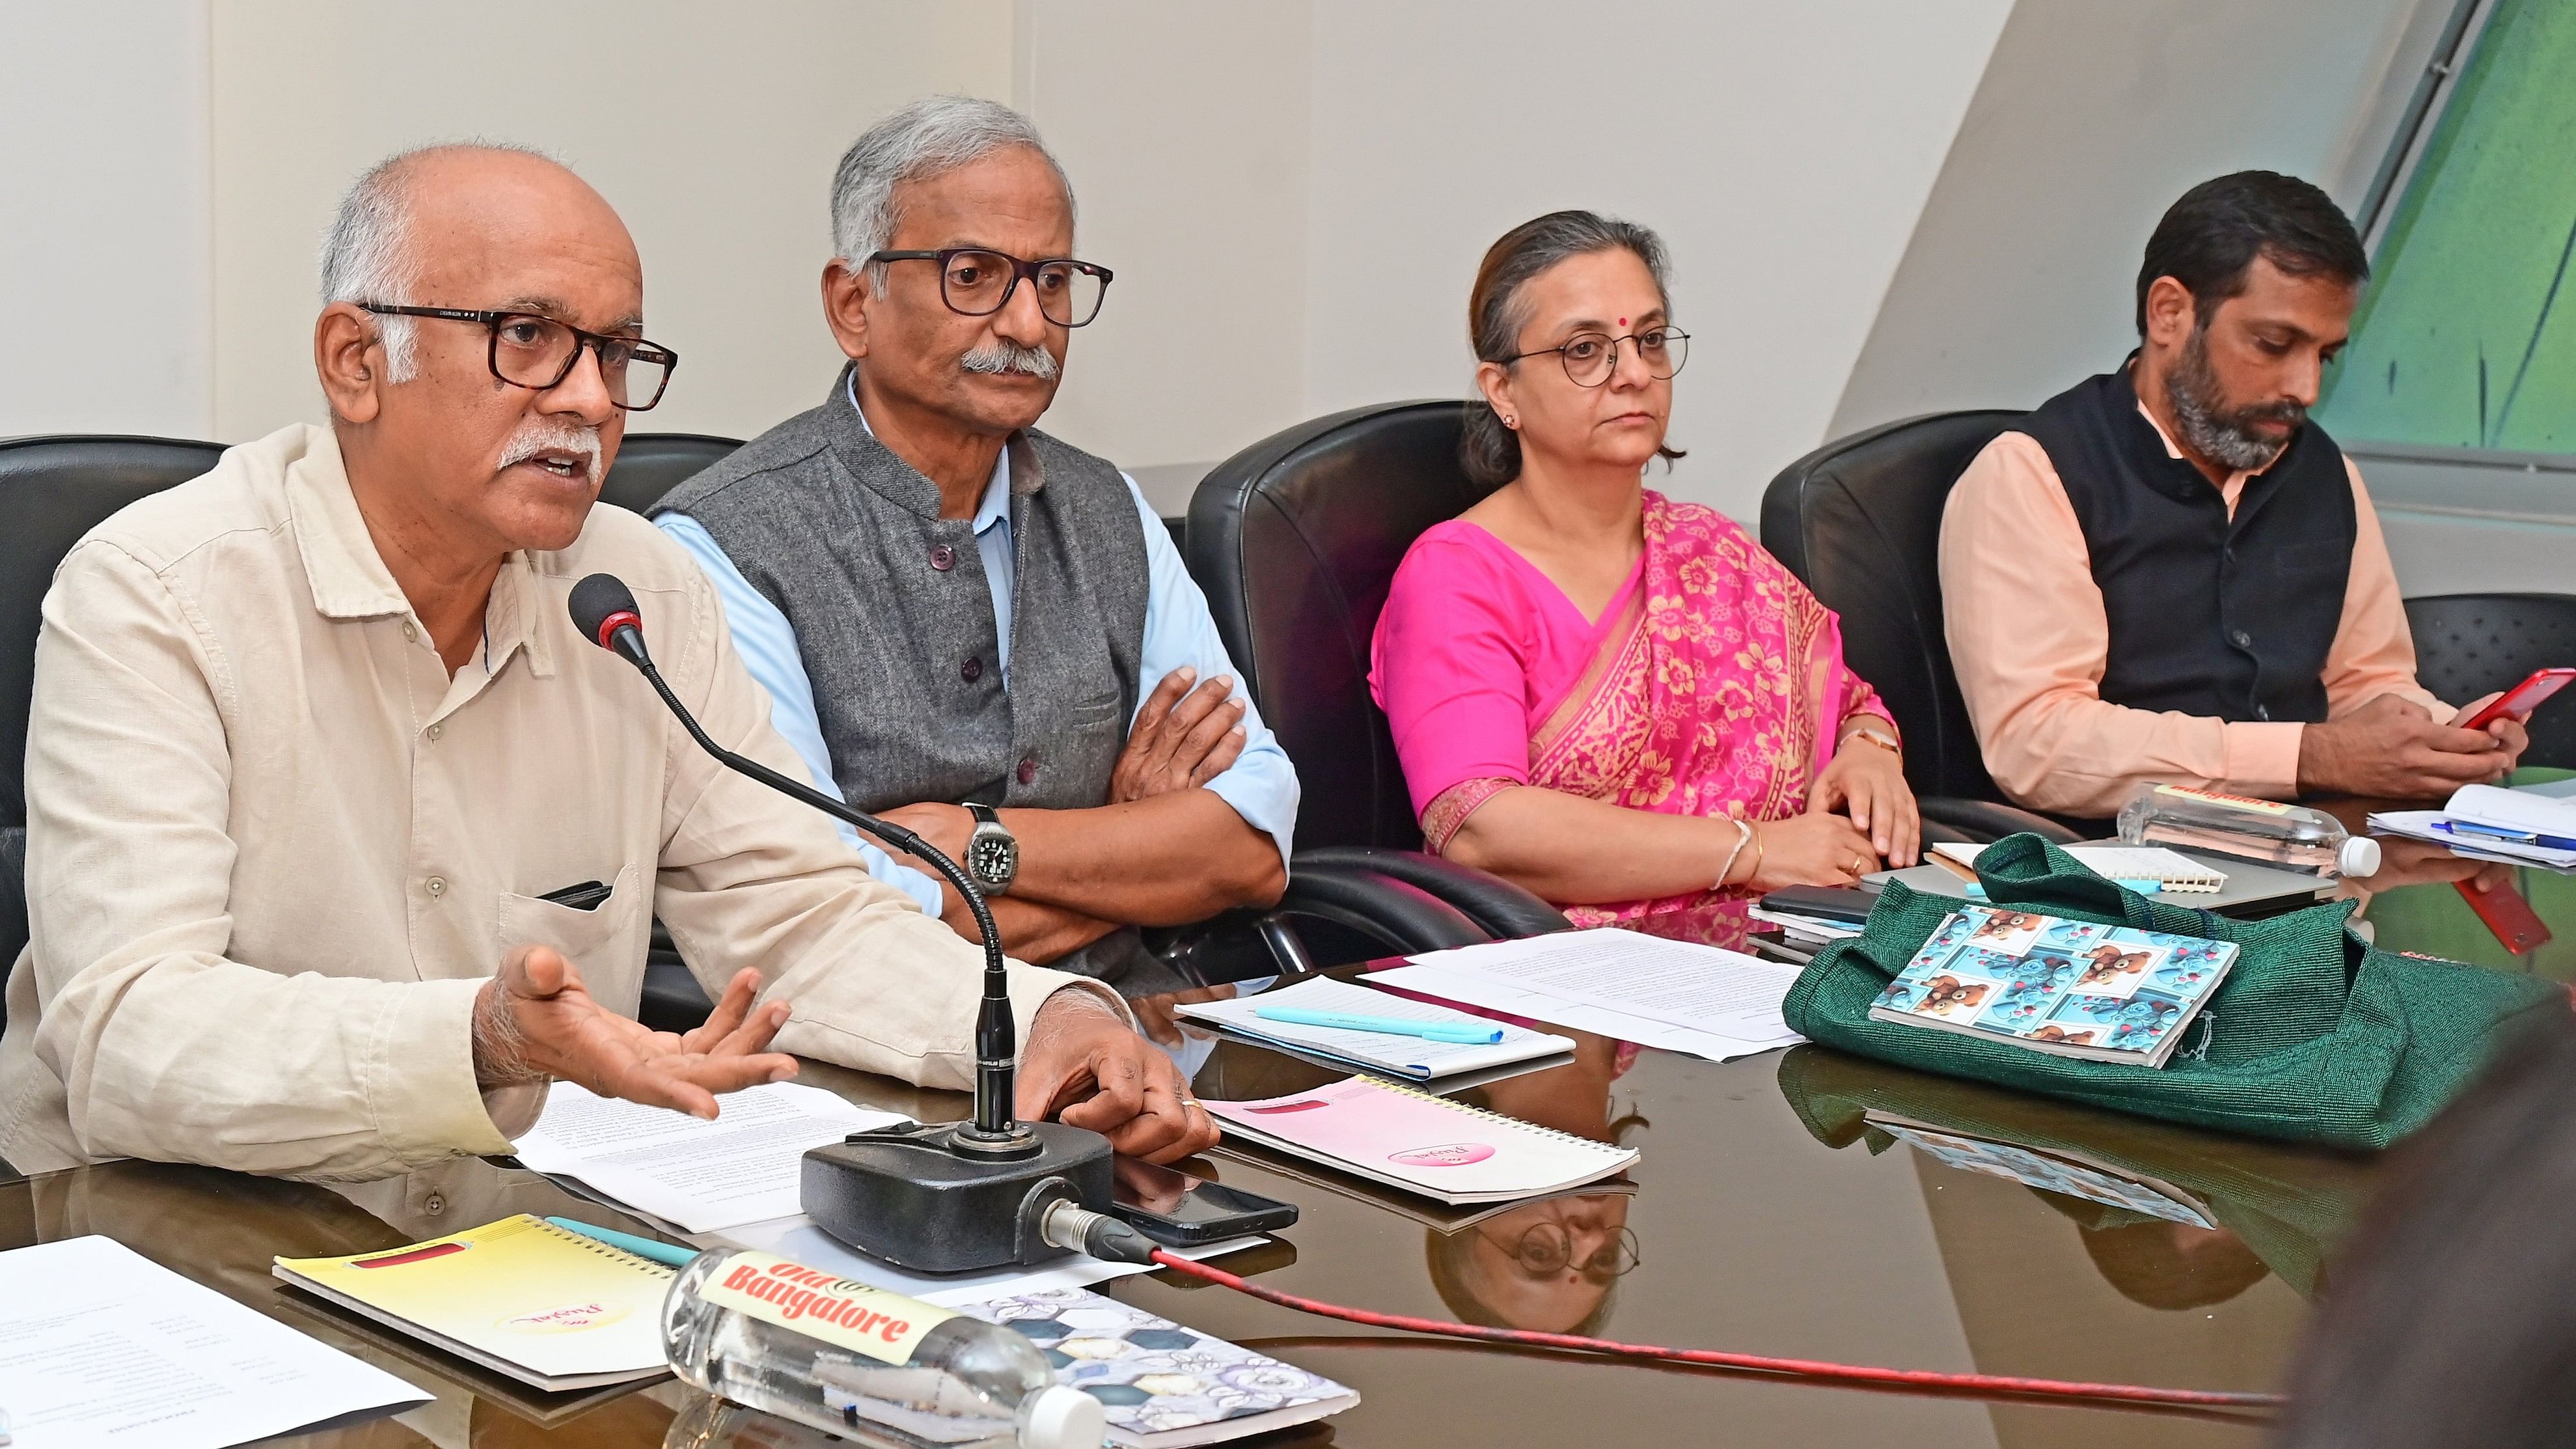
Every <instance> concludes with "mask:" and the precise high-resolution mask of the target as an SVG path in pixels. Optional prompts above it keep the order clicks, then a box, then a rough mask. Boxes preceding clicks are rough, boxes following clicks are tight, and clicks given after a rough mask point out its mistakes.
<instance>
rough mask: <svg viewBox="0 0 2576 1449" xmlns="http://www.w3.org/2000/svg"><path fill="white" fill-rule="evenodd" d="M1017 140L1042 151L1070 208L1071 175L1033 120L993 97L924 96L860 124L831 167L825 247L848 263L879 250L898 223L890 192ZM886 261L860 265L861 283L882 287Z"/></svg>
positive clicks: (851, 264) (899, 212) (899, 210)
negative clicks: (863, 127)
mask: <svg viewBox="0 0 2576 1449" xmlns="http://www.w3.org/2000/svg"><path fill="white" fill-rule="evenodd" d="M1014 146H1025V147H1027V148H1028V149H1029V150H1031V151H1035V152H1036V153H1037V154H1038V155H1039V156H1040V157H1042V158H1044V160H1045V161H1046V164H1047V165H1048V166H1049V167H1050V168H1052V169H1053V170H1054V172H1055V179H1056V180H1057V181H1059V182H1062V183H1063V184H1064V208H1065V211H1066V212H1067V214H1068V215H1069V214H1070V213H1071V212H1072V211H1073V181H1072V179H1071V178H1069V177H1067V176H1066V175H1065V174H1064V167H1063V165H1062V164H1061V163H1059V162H1058V161H1057V160H1056V159H1055V155H1054V153H1053V152H1050V151H1048V150H1047V148H1046V143H1045V142H1044V141H1041V140H1039V139H1038V128H1037V125H1036V123H1034V122H1032V121H1031V120H1030V119H1029V118H1028V117H1026V116H1024V115H1021V114H1020V113H1019V112H1017V111H1015V110H1012V109H1011V108H1010V107H1009V106H1006V105H1003V104H1002V103H1001V102H999V101H987V100H979V99H977V98H976V97H973V96H924V97H923V98H921V99H920V100H917V101H913V102H911V103H910V104H908V105H905V106H903V107H901V108H900V109H898V110H896V111H895V113H894V114H893V115H890V116H888V117H886V118H885V119H884V120H882V121H879V122H877V123H876V124H875V125H873V126H870V127H868V129H867V132H866V134H864V135H862V136H860V137H859V139H858V140H856V141H854V142H852V143H851V144H850V149H849V150H847V151H845V152H843V153H841V164H840V165H839V166H838V167H837V168H835V169H834V170H833V172H832V254H833V255H834V256H836V257H838V258H840V260H841V263H842V265H844V266H847V267H850V268H852V269H854V270H855V269H856V268H858V267H859V266H861V265H862V264H865V263H866V261H867V259H868V258H869V257H872V256H874V255H876V254H877V253H878V252H881V251H883V250H885V248H886V244H887V243H888V242H890V241H892V240H893V239H894V233H895V228H896V227H898V226H900V225H902V223H903V210H902V208H901V207H900V206H899V205H898V204H897V202H896V197H895V193H896V191H897V189H898V188H900V187H902V186H903V185H904V184H905V183H907V182H913V181H927V180H930V179H931V178H932V177H935V176H942V175H945V174H947V173H948V172H951V171H954V170H956V169H957V168H958V167H960V166H964V165H967V164H969V163H971V162H975V161H980V160H982V159H983V158H985V157H986V156H989V155H991V154H993V153H994V152H996V151H1005V150H1008V149H1010V148H1011V147H1014ZM885 273H886V266H885V263H883V262H877V263H875V264H873V265H870V266H868V281H869V285H870V286H871V287H872V288H874V289H875V290H877V291H879V292H882V291H884V290H885Z"/></svg>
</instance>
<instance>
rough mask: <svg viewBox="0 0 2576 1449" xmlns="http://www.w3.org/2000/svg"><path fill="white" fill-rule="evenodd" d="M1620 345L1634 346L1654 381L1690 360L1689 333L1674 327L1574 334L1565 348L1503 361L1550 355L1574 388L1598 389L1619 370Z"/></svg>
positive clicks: (1537, 352)
mask: <svg viewBox="0 0 2576 1449" xmlns="http://www.w3.org/2000/svg"><path fill="white" fill-rule="evenodd" d="M1622 342H1633V343H1635V344H1636V346H1637V360H1638V361H1639V362H1642V363H1644V364H1646V371H1647V372H1648V373H1650V374H1652V375H1653V376H1654V377H1655V378H1656V379H1657V380H1658V381H1660V380H1662V379H1664V378H1667V377H1671V376H1672V375H1673V374H1674V373H1677V372H1679V371H1681V370H1682V364H1683V363H1684V362H1687V361H1689V360H1690V334H1689V333H1687V332H1684V331H1683V330H1681V329H1680V328H1678V327H1649V328H1647V329H1646V330H1645V331H1643V332H1634V333H1630V334H1629V335H1628V336H1625V337H1613V336H1611V335H1610V334H1609V333H1607V332H1577V333H1575V334H1574V335H1573V336H1571V337H1569V338H1567V339H1565V345H1563V346H1561V347H1542V348H1540V349H1538V350H1537V351H1535V352H1523V353H1519V354H1517V355H1515V356H1511V357H1506V358H1504V359H1503V361H1505V362H1518V361H1520V360H1521V358H1524V357H1545V356H1546V355H1547V354H1549V353H1551V352H1553V353H1555V354H1556V357H1557V360H1558V361H1559V362H1562V363H1564V364H1565V375H1566V376H1567V377H1568V378H1570V379H1572V380H1573V382H1574V385H1575V386H1576V387H1599V386H1600V385H1601V384H1603V383H1605V382H1608V381H1609V380H1610V374H1611V373H1613V372H1616V371H1618V370H1619V344H1620V343H1622Z"/></svg>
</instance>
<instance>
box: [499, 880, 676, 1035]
mask: <svg viewBox="0 0 2576 1449" xmlns="http://www.w3.org/2000/svg"><path fill="white" fill-rule="evenodd" d="M645 879H646V878H645V875H644V871H643V868H642V867H640V866H635V865H628V866H626V867H624V868H623V869H621V870H619V871H618V872H617V878H616V879H615V881H613V882H612V883H611V885H610V888H609V892H608V899H606V900H604V901H601V902H600V903H599V904H598V905H596V906H594V907H592V908H591V909H589V910H586V911H583V910H575V909H574V908H573V907H571V906H565V905H558V904H556V903H555V902H553V901H550V900H546V899H544V898H542V897H539V896H523V895H517V894H514V893H512V892H509V891H503V892H502V893H501V908H500V910H499V911H498V912H497V913H496V916H495V920H496V921H497V923H498V925H497V931H498V934H499V937H500V940H499V942H498V944H499V946H500V948H501V951H502V953H503V954H504V955H506V954H507V953H508V952H509V951H510V950H511V949H512V948H514V947H518V946H552V947H553V948H554V949H556V950H558V951H560V952H562V953H563V954H564V957H565V959H566V960H569V961H571V962H572V964H573V965H574V966H576V967H578V968H579V969H580V971H581V978H582V981H583V983H584V984H585V985H587V986H588V987H589V988H590V994H591V995H593V996H595V997H597V998H598V999H599V1001H600V1003H601V1004H602V1005H605V1006H609V1007H611V1008H614V1009H616V1010H619V1011H623V1012H626V1013H628V1014H630V1015H631V1014H633V1012H634V1009H635V1005H636V1002H637V1001H639V1000H640V999H641V997H642V993H643V989H644V987H643V982H644V927H643V924H642V920H643V901H644V896H645V890H644V884H645Z"/></svg>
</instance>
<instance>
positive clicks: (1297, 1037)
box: [1178, 976, 1574, 1081]
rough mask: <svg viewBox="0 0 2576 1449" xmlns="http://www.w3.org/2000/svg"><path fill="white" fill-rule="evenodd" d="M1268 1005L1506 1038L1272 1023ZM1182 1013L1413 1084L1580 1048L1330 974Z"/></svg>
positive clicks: (1191, 1007) (1181, 1010)
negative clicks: (1463, 1040) (1468, 1040)
mask: <svg viewBox="0 0 2576 1449" xmlns="http://www.w3.org/2000/svg"><path fill="white" fill-rule="evenodd" d="M1265 1006H1286V1007H1295V1008H1297V1009H1299V1010H1301V1011H1316V1012H1329V1013H1332V1014H1334V1015H1337V1016H1377V1017H1388V1018H1392V1019H1394V1020H1397V1021H1426V1022H1454V1023H1457V1024H1460V1025H1464V1026H1475V1027H1490V1028H1492V1029H1494V1030H1496V1031H1499V1032H1501V1033H1502V1040H1500V1041H1497V1042H1492V1043H1489V1044H1479V1045H1473V1046H1469V1045H1462V1044H1458V1043H1453V1042H1437V1041H1426V1040H1424V1039H1423V1038H1421V1037H1418V1036H1401V1035H1396V1034H1393V1033H1388V1032H1375V1031H1354V1030H1349V1029H1346V1028H1342V1027H1332V1026H1307V1025H1304V1024H1302V1023H1298V1022H1291V1021H1270V1020H1267V1019H1265V1018H1263V1017H1261V1016H1259V1015H1257V1014H1256V1013H1258V1012H1259V1010H1260V1009H1261V1008H1262V1007H1265ZM1178 1011H1179V1014H1180V1015H1182V1016H1186V1017H1188V1018H1190V1019H1191V1020H1193V1021H1206V1022H1213V1023H1215V1024H1216V1025H1218V1026H1222V1027H1224V1028H1226V1029H1227V1030H1229V1031H1235V1032H1240V1033H1242V1034H1243V1035H1245V1036H1249V1037H1257V1038H1260V1039H1262V1040H1265V1041H1275V1042H1279V1043H1282V1044H1284V1045H1287V1046H1291V1047H1295V1048H1297V1049H1299V1050H1301V1051H1307V1052H1312V1053H1314V1054H1316V1055H1318V1056H1323V1057H1330V1058H1332V1059H1334V1060H1336V1061H1344V1062H1349V1063H1351V1064H1352V1065H1354V1066H1359V1067H1366V1068H1369V1069H1371V1070H1374V1071H1380V1072H1391V1073H1394V1074H1396V1075H1398V1076H1402V1077H1406V1078H1409V1079H1411V1080H1414V1081H1429V1080H1430V1079H1431V1078H1433V1077H1449V1076H1456V1075H1457V1074H1458V1073H1460V1072H1474V1071H1482V1070H1484V1069H1485V1068H1487V1067H1499V1066H1507V1065H1509V1064H1511V1063H1513V1062H1523V1061H1528V1060H1530V1059H1531V1058H1533V1057H1545V1056H1554V1055H1556V1054H1557V1053H1559V1052H1569V1051H1572V1050H1574V1043H1573V1042H1571V1041H1568V1040H1566V1039H1565V1038H1564V1037H1561V1036H1550V1035H1548V1034H1547V1033H1546V1032H1543V1031H1531V1030H1529V1029H1528V1028H1526V1027H1518V1026H1513V1025H1511V1024H1509V1023H1507V1022H1497V1021H1489V1020H1487V1019H1486V1018H1484V1017H1481V1016H1470V1015H1468V1014H1467V1013H1466V1012H1463V1011H1455V1010H1452V1009H1450V1008H1449V1007H1445V1006H1435V1005H1432V1004H1430V1003H1428V1002H1421V1001H1408V1000H1406V999H1405V998H1403V997H1401V996H1390V995H1388V994H1387V993H1385V992H1383V991H1371V990H1369V989H1368V988H1367V987H1365V986H1354V985H1352V984H1351V983H1349V982H1347V981H1335V980H1333V979H1332V978H1331V977H1329V976H1316V977H1310V978H1308V979H1307V980H1304V981H1300V982H1298V983H1297V984H1296V985H1294V986H1287V987H1282V988H1280V989H1279V990H1277V991H1270V992H1265V993H1263V994H1261V995H1259V996H1244V997H1236V998H1234V999H1232V1000H1230V1001H1205V1002H1196V1003H1193V1004H1191V1005H1188V1006H1183V1007H1180V1008H1178Z"/></svg>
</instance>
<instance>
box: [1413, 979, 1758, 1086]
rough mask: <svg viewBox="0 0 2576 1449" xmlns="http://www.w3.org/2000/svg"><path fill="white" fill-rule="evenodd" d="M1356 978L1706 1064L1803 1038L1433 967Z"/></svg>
mask: <svg viewBox="0 0 2576 1449" xmlns="http://www.w3.org/2000/svg"><path fill="white" fill-rule="evenodd" d="M1789 969H1790V970H1791V971H1793V972H1794V971H1796V970H1797V969H1798V968H1797V967H1795V966H1792V967H1790V968H1789ZM1362 979H1363V980H1365V981H1367V982H1368V983H1369V984H1371V985H1373V986H1382V987H1385V988H1387V989H1389V990H1391V991H1409V992H1414V993H1416V994H1419V995H1422V996H1433V997H1438V998H1439V999H1440V1000H1442V1001H1454V1002H1457V1003H1458V1004H1459V1005H1461V1006H1480V1007H1483V1008H1484V1009H1485V1010H1487V1011H1507V1012H1510V1013H1511V1014H1512V1015H1514V1016H1520V1017H1527V1018H1529V1019H1530V1020H1532V1021H1544V1022H1547V1023H1548V1024H1549V1025H1551V1026H1560V1027H1564V1028H1566V1029H1567V1030H1569V1031H1588V1032H1591V1033H1592V1034H1593V1035H1595V1036H1606V1037H1608V1038H1610V1039H1611V1040H1612V1041H1626V1042H1635V1043H1636V1044H1637V1045H1639V1046H1650V1047H1660V1048H1662V1049H1663V1050H1665V1051H1668V1052H1680V1053H1682V1054H1683V1055H1685V1056H1694V1057H1705V1058H1707V1059H1708V1060H1710V1061H1712V1062H1731V1061H1733V1060H1735V1059H1736V1058H1737V1057H1749V1056H1755V1055H1758V1054H1759V1053H1762V1052H1767V1051H1771V1050H1773V1049H1775V1048H1778V1047H1784V1046H1790V1045H1793V1044H1795V1043H1797V1042H1799V1041H1801V1040H1803V1038H1801V1037H1798V1036H1796V1035H1794V1034H1792V1035H1785V1036H1777V1037H1763V1038H1760V1039H1752V1038H1746V1037H1733V1036H1722V1035H1720V1034H1718V1033H1716V1032H1711V1031H1694V1030H1692V1029H1691V1028H1689V1027H1686V1026H1674V1025H1671V1024H1670V1023H1668V1022H1661V1021H1657V1020H1655V1019H1653V1018H1652V1017H1644V1016H1631V1015H1629V1014H1628V1013H1627V1012H1624V1011H1613V1010H1611V1009H1610V1008H1609V1007H1606V1006H1594V1005H1592V1004H1591V1003H1590V1002H1585V1001H1569V1000H1567V999H1566V998H1564V997H1562V996H1548V995H1544V994H1542V993H1540V992H1536V991H1532V990H1530V989H1529V988H1527V987H1525V986H1512V985H1507V984H1505V983H1503V982H1499V981H1493V980H1489V979H1488V978H1486V977H1482V976H1462V975H1459V974H1458V973H1456V972H1451V971H1443V970H1441V969H1440V968H1438V967H1436V966H1397V967H1393V968H1391V969H1389V970H1385V971H1375V972H1371V973H1370V974H1369V975H1367V976H1366V977H1363V978H1362Z"/></svg>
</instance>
